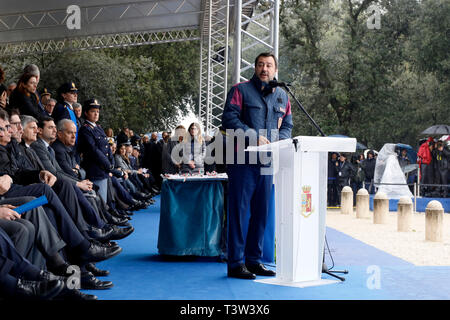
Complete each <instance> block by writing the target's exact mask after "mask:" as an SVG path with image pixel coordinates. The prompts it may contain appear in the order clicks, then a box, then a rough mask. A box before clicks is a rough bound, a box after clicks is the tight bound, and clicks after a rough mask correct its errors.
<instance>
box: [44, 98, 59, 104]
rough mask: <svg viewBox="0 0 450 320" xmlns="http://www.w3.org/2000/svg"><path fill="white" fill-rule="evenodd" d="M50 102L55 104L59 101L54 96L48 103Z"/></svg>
mask: <svg viewBox="0 0 450 320" xmlns="http://www.w3.org/2000/svg"><path fill="white" fill-rule="evenodd" d="M49 102H54V103H55V104H57V103H58V101H56V99H53V98H50V99H48V101H47V103H49Z"/></svg>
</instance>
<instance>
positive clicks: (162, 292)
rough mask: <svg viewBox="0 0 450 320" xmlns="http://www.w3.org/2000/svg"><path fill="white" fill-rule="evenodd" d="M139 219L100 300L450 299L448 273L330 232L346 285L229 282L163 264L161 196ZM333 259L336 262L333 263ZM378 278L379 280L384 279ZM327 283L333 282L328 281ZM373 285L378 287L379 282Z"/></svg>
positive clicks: (190, 264)
mask: <svg viewBox="0 0 450 320" xmlns="http://www.w3.org/2000/svg"><path fill="white" fill-rule="evenodd" d="M156 200H157V202H156V203H155V204H154V205H152V206H150V207H149V208H147V209H145V210H140V211H138V212H136V213H135V214H134V215H133V220H131V223H132V224H133V226H134V227H135V232H134V233H133V234H132V235H130V236H129V237H128V238H126V239H123V240H120V241H119V245H120V246H121V247H123V252H122V253H121V254H120V255H118V256H116V257H114V258H112V259H110V260H107V261H103V262H101V263H98V264H97V266H98V267H100V268H105V269H108V270H110V272H111V274H110V275H109V276H108V277H104V278H101V279H103V280H110V281H112V282H113V283H114V287H113V288H111V289H109V290H103V291H100V290H96V291H94V290H86V291H85V292H90V293H92V294H95V295H97V296H98V297H99V299H100V300H401V299H408V300H409V299H413V300H414V299H450V292H449V291H448V287H450V277H448V274H449V272H450V267H416V266H414V265H412V264H411V263H408V262H406V261H404V260H402V259H399V258H397V257H394V256H392V255H389V254H387V253H385V252H383V251H381V250H378V249H376V248H374V247H372V246H369V245H366V244H364V243H362V242H360V241H358V240H356V239H354V238H351V237H349V236H347V235H345V234H343V233H341V232H339V231H336V230H334V229H331V228H328V229H327V242H328V244H329V248H330V251H331V257H330V254H329V253H328V252H327V254H326V263H327V265H328V267H330V268H331V267H332V266H333V265H334V268H333V269H334V270H341V269H347V270H348V271H349V273H348V274H346V275H343V276H344V277H345V279H346V280H345V281H344V282H340V283H336V284H330V285H324V286H317V287H309V288H293V287H285V286H276V285H269V284H262V283H258V282H255V281H246V280H239V279H233V278H227V277H226V264H225V263H223V262H218V261H217V260H216V259H215V258H192V257H191V258H180V259H171V260H169V259H163V258H162V257H161V256H159V255H158V251H157V247H156V245H157V239H158V224H159V208H160V204H159V200H160V199H159V197H157V198H156ZM332 259H333V260H332ZM378 275H379V276H378ZM323 278H324V279H334V278H333V277H332V276H329V275H326V274H324V275H323ZM374 279H375V280H374Z"/></svg>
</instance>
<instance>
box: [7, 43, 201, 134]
mask: <svg viewBox="0 0 450 320" xmlns="http://www.w3.org/2000/svg"><path fill="white" fill-rule="evenodd" d="M199 60H200V59H199V46H198V43H195V42H189V43H167V44H157V45H154V46H142V47H133V48H118V49H101V50H87V51H73V52H62V53H51V54H41V55H34V56H26V57H25V56H24V57H18V58H17V57H13V58H7V59H5V58H4V59H2V61H0V64H1V65H2V66H3V67H4V68H5V71H6V77H7V81H8V82H9V81H17V79H18V78H19V77H20V75H21V73H22V70H23V67H24V66H25V65H26V64H30V63H34V64H36V65H38V66H39V68H40V70H41V80H40V83H39V89H41V88H43V87H44V86H45V87H46V88H48V89H49V90H50V91H51V92H52V93H53V95H54V96H55V95H56V92H57V89H58V87H59V86H60V85H61V84H62V83H63V82H66V81H73V82H74V83H75V84H76V86H77V88H78V89H79V95H78V102H80V103H83V102H84V101H85V100H87V99H90V98H96V99H98V101H99V102H100V103H101V105H102V109H101V113H100V123H101V124H102V125H103V127H105V128H106V127H112V128H113V129H114V130H115V131H117V130H118V129H120V128H121V127H122V126H123V125H124V124H125V123H126V124H127V125H128V126H129V127H130V128H132V129H134V131H135V132H143V133H145V132H149V131H161V130H167V129H169V128H171V127H173V126H174V125H175V124H176V122H177V121H178V116H179V113H180V112H181V113H186V112H188V110H189V108H191V106H192V105H194V103H193V101H196V100H195V99H196V95H198V79H197V78H198V73H199V71H198V70H199V67H198V61H199Z"/></svg>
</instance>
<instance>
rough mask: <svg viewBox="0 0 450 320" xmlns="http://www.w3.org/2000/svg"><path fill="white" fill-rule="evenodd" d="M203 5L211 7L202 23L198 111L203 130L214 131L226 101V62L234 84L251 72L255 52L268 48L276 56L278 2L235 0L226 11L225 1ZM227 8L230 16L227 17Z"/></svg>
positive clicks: (246, 78) (272, 0) (211, 1)
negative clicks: (231, 63) (232, 48)
mask: <svg viewBox="0 0 450 320" xmlns="http://www.w3.org/2000/svg"><path fill="white" fill-rule="evenodd" d="M228 1H230V0H227V2H228ZM220 4H221V5H220ZM205 5H206V10H205V13H206V12H208V11H207V10H208V5H209V6H211V8H212V10H210V11H209V12H210V20H209V21H208V20H205V21H204V23H203V25H204V29H203V33H202V42H201V46H202V49H201V50H202V51H201V69H200V70H201V74H200V98H199V113H198V115H199V118H200V119H203V122H204V124H205V131H206V132H207V133H209V134H213V132H214V131H215V130H217V129H218V128H219V127H220V123H221V116H222V113H223V108H224V105H225V101H226V95H227V91H228V90H227V88H228V71H227V70H228V64H229V62H230V61H231V60H233V71H232V83H233V84H234V83H238V82H240V81H246V80H248V78H249V77H250V76H251V75H252V74H253V69H254V63H253V60H254V58H255V55H256V54H258V53H260V52H262V51H270V52H273V53H274V54H275V56H276V57H278V19H279V18H278V14H279V2H278V0H268V1H261V0H234V5H233V6H232V7H231V8H230V9H231V10H227V11H226V12H227V14H225V9H224V6H225V5H226V6H227V7H230V6H229V4H228V3H226V4H225V3H224V2H222V3H221V1H218V0H216V1H214V0H209V1H207V2H206V4H205ZM230 11H231V14H230V18H226V17H227V15H228V14H229V12H230ZM206 16H207V15H206V14H205V17H206ZM221 19H222V21H221ZM230 30H232V32H230ZM230 33H231V34H233V35H234V37H233V46H234V50H233V52H230V51H231V50H230V47H229V45H228V43H229V42H230V41H229V38H228V36H229V34H230ZM229 54H231V55H232V59H230V57H229Z"/></svg>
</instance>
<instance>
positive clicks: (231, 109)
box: [222, 75, 293, 151]
mask: <svg viewBox="0 0 450 320" xmlns="http://www.w3.org/2000/svg"><path fill="white" fill-rule="evenodd" d="M292 127H293V124H292V113H291V103H290V101H289V97H288V95H287V93H286V92H285V91H284V90H283V89H281V88H279V87H276V88H271V87H270V86H269V85H268V84H267V83H264V82H262V81H261V80H260V79H259V78H258V77H257V76H256V75H253V77H252V78H251V79H250V81H246V82H241V83H238V84H236V85H234V86H233V87H232V88H231V90H230V91H229V92H228V96H227V101H226V103H225V108H224V111H223V114H222V128H223V129H225V130H226V129H233V130H237V129H242V130H244V132H245V133H246V135H247V137H252V136H253V141H257V137H258V136H259V134H261V132H260V130H261V129H266V130H267V132H266V133H263V135H264V136H266V138H268V139H269V141H271V142H274V141H277V140H282V139H288V138H290V137H291V132H292ZM272 130H275V131H273V132H272ZM272 133H276V136H272ZM255 136H256V137H255ZM249 141H250V144H252V143H251V139H249V138H247V139H246V146H245V147H247V146H248V145H249ZM237 150H242V146H235V151H237Z"/></svg>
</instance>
